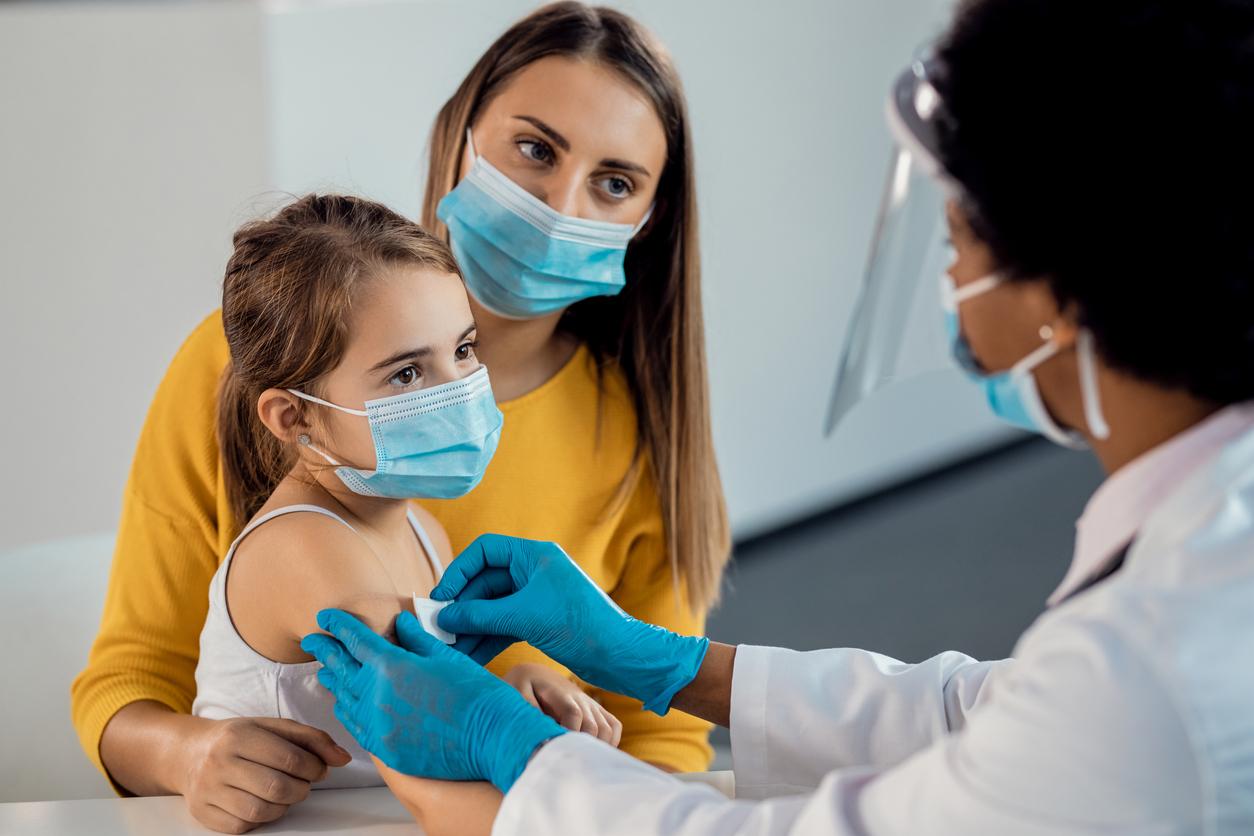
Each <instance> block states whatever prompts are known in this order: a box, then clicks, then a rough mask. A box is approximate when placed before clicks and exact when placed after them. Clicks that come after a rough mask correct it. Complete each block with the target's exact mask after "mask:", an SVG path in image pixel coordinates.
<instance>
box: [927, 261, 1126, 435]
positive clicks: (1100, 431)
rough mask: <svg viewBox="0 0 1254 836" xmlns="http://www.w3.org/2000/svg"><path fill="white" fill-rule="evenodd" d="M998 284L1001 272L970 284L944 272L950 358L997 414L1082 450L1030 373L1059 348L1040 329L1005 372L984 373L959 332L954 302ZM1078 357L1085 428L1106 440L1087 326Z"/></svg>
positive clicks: (943, 297)
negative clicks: (958, 283) (1033, 344)
mask: <svg viewBox="0 0 1254 836" xmlns="http://www.w3.org/2000/svg"><path fill="white" fill-rule="evenodd" d="M1002 282H1003V279H1002V278H1001V276H997V275H991V276H985V277H984V278H982V279H976V280H975V281H973V282H968V283H967V284H964V285H963V286H962V287H955V285H954V280H953V279H952V278H951V277H950V276H949V274H948V273H945V274H942V276H941V294H940V297H941V307H942V309H943V310H944V312H945V330H946V333H947V334H948V336H949V344H950V350H951V351H952V352H953V355H954V359H955V360H956V361H957V363H958V365H959V366H960V367H961V368H962V370H963V371H964V372H966V373H967V376H968V377H970V378H971V379H972V380H974V381H975V382H976V383H977V384H979V385H980V387H981V388H982V389H983V390H984V396H985V398H986V399H987V400H988V405H989V407H990V408H991V409H992V411H993V414H994V415H996V416H997V417H998V418H1001V419H1002V420H1003V421H1006V422H1007V423H1009V424H1012V425H1014V426H1016V427H1019V428H1021V429H1025V430H1030V431H1032V432H1036V433H1040V434H1041V435H1043V436H1045V437H1046V438H1048V439H1049V440H1050V441H1053V442H1054V443H1056V444H1060V445H1062V446H1063V447H1069V448H1072V449H1083V448H1085V447H1086V446H1088V445H1087V444H1086V442H1085V441H1084V437H1083V436H1081V435H1080V434H1079V433H1078V432H1076V431H1074V430H1069V429H1064V428H1063V427H1061V426H1059V424H1058V422H1057V421H1055V420H1054V417H1053V416H1052V415H1050V414H1049V410H1048V409H1046V408H1045V403H1044V401H1042V400H1041V392H1040V389H1039V388H1038V387H1037V385H1036V375H1034V374H1033V371H1034V370H1035V369H1036V367H1037V366H1040V365H1041V364H1042V363H1044V362H1045V361H1046V360H1049V359H1050V358H1051V357H1053V356H1054V355H1056V354H1057V353H1058V352H1059V351H1060V349H1059V347H1058V346H1057V344H1055V343H1054V342H1052V341H1051V340H1050V339H1049V335H1048V333H1047V332H1046V331H1045V330H1044V329H1042V334H1041V336H1042V338H1043V339H1044V340H1045V342H1044V344H1043V345H1041V347H1040V348H1038V349H1036V350H1035V351H1033V352H1032V353H1031V354H1029V355H1028V356H1026V357H1024V358H1023V359H1022V360H1020V361H1019V362H1018V363H1015V364H1014V365H1013V366H1011V367H1010V369H1009V370H1007V371H1004V372H993V373H990V372H988V371H986V370H985V369H984V368H983V367H982V366H981V365H980V363H979V361H977V360H976V359H975V356H974V354H972V352H971V346H970V344H969V343H968V342H967V339H966V337H965V336H963V334H962V324H961V320H960V319H959V317H958V306H959V305H961V304H962V303H963V302H965V301H967V300H968V299H972V298H974V297H976V296H980V295H982V294H984V293H987V292H988V291H990V290H992V289H993V288H995V287H997V286H998V285H1000V284H1001V283H1002ZM1076 356H1077V362H1078V364H1079V371H1080V395H1081V398H1082V400H1083V401H1084V416H1085V420H1086V421H1087V422H1088V425H1089V432H1090V433H1092V434H1093V437H1094V438H1099V439H1104V438H1108V437H1109V436H1110V428H1109V427H1108V426H1107V425H1106V420H1105V417H1104V416H1103V415H1102V409H1101V402H1100V400H1101V399H1100V396H1099V394H1098V390H1097V361H1096V352H1095V350H1094V347H1093V335H1092V333H1090V332H1089V331H1088V329H1084V330H1082V331H1080V334H1079V336H1078V337H1077V338H1076Z"/></svg>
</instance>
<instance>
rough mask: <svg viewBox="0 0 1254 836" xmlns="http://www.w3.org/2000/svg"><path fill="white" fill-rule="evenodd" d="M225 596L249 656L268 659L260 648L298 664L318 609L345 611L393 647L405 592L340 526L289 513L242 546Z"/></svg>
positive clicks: (320, 518) (355, 536)
mask: <svg viewBox="0 0 1254 836" xmlns="http://www.w3.org/2000/svg"><path fill="white" fill-rule="evenodd" d="M227 596H228V601H229V605H230V609H231V618H232V620H233V621H234V622H235V625H236V628H237V629H239V631H240V633H241V635H243V636H244V637H245V638H246V639H247V640H248V642H249V644H251V645H253V647H254V649H256V650H258V651H259V652H262V653H263V655H270V654H267V653H265V651H264V650H263V648H262V647H261V646H259V645H264V646H265V647H268V648H271V649H273V650H276V651H277V650H285V652H286V653H287V654H293V653H295V654H297V655H299V656H301V657H304V655H305V654H303V653H302V652H301V651H299V649H298V645H299V643H300V640H301V638H302V637H304V636H306V635H308V634H309V633H314V632H317V631H318V629H319V628H318V623H317V616H318V612H319V610H323V609H327V608H332V607H334V608H337V609H342V610H345V611H346V612H349V613H352V614H353V615H355V616H357V617H358V618H360V619H361V620H362V621H363V622H364V623H365V624H366V625H368V626H369V627H370V628H371V629H372V630H374V631H375V632H378V633H382V634H384V635H386V636H388V638H389V640H391V639H392V638H393V636H392V630H393V623H394V621H395V619H396V615H397V613H399V612H400V611H401V608H402V607H403V606H405V604H406V602H407V601H408V599H409V592H408V591H406V590H397V589H396V587H395V585H394V584H393V582H392V579H391V577H390V576H389V575H388V573H387V571H386V570H385V569H384V567H383V565H382V564H381V563H380V562H379V559H378V558H377V557H376V556H375V554H374V552H373V551H371V549H370V547H369V546H368V545H367V544H366V542H365V541H364V540H363V539H362V538H361V537H360V536H359V535H358V534H357V533H356V532H354V531H353V530H351V529H350V528H348V527H347V526H346V525H344V524H343V523H341V522H339V521H337V520H333V519H331V518H329V517H325V516H322V515H319V514H311V513H293V514H287V515H284V516H282V517H278V518H277V519H274V520H271V521H270V522H268V523H266V524H265V525H263V526H261V527H260V528H258V529H257V530H256V531H255V532H254V533H253V534H251V535H249V537H248V539H246V540H244V542H242V543H241V544H240V547H239V549H238V550H237V551H236V555H235V557H234V558H233V559H232V565H231V571H230V575H229V576H228V580H227ZM272 658H274V657H272ZM277 661H289V660H287V659H278V660H277Z"/></svg>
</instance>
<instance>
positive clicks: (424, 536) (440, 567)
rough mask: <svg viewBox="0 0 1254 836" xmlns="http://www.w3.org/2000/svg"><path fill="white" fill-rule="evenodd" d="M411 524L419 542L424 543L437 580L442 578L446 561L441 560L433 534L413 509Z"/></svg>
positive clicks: (423, 546) (410, 514) (411, 510)
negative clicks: (429, 532) (424, 526)
mask: <svg viewBox="0 0 1254 836" xmlns="http://www.w3.org/2000/svg"><path fill="white" fill-rule="evenodd" d="M409 524H410V525H411V526H413V529H414V534H415V535H417V537H418V542H419V543H420V544H421V545H422V550H423V551H424V552H426V555H427V560H428V561H430V563H431V570H432V572H431V573H432V574H433V575H434V576H435V579H436V582H437V583H438V582H439V580H440V576H442V575H443V574H444V563H443V561H441V560H440V555H439V554H438V553H437V552H436V550H435V544H434V543H432V542H431V535H430V534H428V533H427V530H426V529H425V528H423V527H422V523H420V522H418V515H417V514H415V513H414V511H413V509H412V508H411V509H410V510H409Z"/></svg>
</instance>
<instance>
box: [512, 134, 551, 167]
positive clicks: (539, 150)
mask: <svg viewBox="0 0 1254 836" xmlns="http://www.w3.org/2000/svg"><path fill="white" fill-rule="evenodd" d="M518 150H519V151H521V152H522V155H523V156H524V157H526V158H527V159H529V160H533V161H535V162H538V163H551V162H553V149H552V148H550V147H549V146H548V145H547V144H546V143H543V142H540V141H539V140H537V139H520V140H518Z"/></svg>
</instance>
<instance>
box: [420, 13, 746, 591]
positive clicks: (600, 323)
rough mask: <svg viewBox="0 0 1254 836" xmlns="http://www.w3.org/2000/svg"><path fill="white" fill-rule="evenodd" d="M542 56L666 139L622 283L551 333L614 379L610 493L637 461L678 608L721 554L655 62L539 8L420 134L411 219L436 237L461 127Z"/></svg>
mask: <svg viewBox="0 0 1254 836" xmlns="http://www.w3.org/2000/svg"><path fill="white" fill-rule="evenodd" d="M550 55H562V56H569V57H572V58H579V59H583V60H588V61H593V62H595V63H597V64H600V65H602V66H605V67H607V68H609V69H612V70H614V71H616V72H618V73H619V74H621V75H622V76H623V77H624V78H625V79H627V80H628V81H629V82H631V83H632V84H634V85H635V86H636V87H638V88H639V89H640V90H641V91H642V92H644V93H645V95H647V96H648V97H649V99H650V101H651V102H652V103H653V106H654V108H655V110H656V111H657V114H658V118H659V119H660V120H661V122H662V126H663V130H664V131H665V133H666V166H665V168H664V169H663V171H662V175H661V178H660V180H659V183H658V190H657V197H656V202H655V206H654V211H653V216H652V218H651V221H650V223H649V225H648V228H647V229H646V230H645V232H644V234H643V237H642V238H640V239H639V240H636V241H633V242H632V244H631V246H630V247H629V248H628V250H627V259H626V270H627V286H626V288H625V289H624V290H623V292H622V293H621V294H619V295H618V296H614V297H599V298H596V299H589V300H586V301H583V302H579V303H577V304H575V305H572V306H571V307H570V308H569V309H568V310H567V311H566V315H565V316H564V317H563V320H562V327H563V328H564V329H565V330H567V331H569V332H570V333H572V334H574V335H575V336H577V337H578V338H579V339H581V340H582V341H583V342H584V343H585V344H586V345H587V346H588V348H589V349H590V350H591V351H592V353H593V355H594V356H595V357H596V358H597V360H598V361H599V362H600V363H601V364H602V365H604V363H605V362H607V361H613V362H615V363H617V365H618V367H619V368H621V369H622V371H623V374H624V375H625V376H626V378H627V383H628V385H629V387H630V389H631V392H632V397H633V399H634V401H635V407H636V418H637V436H638V441H637V449H636V459H635V462H636V464H635V465H634V466H633V467H632V469H631V471H630V472H629V473H628V475H627V479H626V480H625V482H624V493H625V491H626V490H627V489H628V487H629V486H630V484H632V483H634V481H635V479H637V478H639V476H640V471H641V468H642V467H648V468H650V469H651V474H650V475H651V476H652V477H653V479H654V482H655V484H656V486H657V491H658V496H659V499H660V501H661V506H662V517H663V521H664V523H665V527H666V540H667V547H668V551H669V553H670V558H671V564H672V567H673V569H674V571H675V573H676V577H677V578H679V579H680V580H682V581H683V583H684V585H685V586H686V588H687V593H688V600H689V603H690V604H691V605H692V606H693V607H694V608H698V609H703V608H705V607H708V606H710V605H712V604H713V603H715V602H716V601H717V599H718V593H719V586H720V580H721V577H722V573H723V568H724V566H725V565H726V563H727V558H728V556H729V553H730V549H731V536H730V532H729V529H728V524H727V511H726V506H725V504H724V501H723V490H722V485H721V483H720V481H719V476H718V464H717V462H716V461H715V456H714V443H713V438H712V436H711V432H710V406H709V391H708V385H707V382H706V362H705V331H704V326H703V323H702V314H701V258H700V253H699V251H698V247H697V205H696V186H695V183H694V179H693V163H692V140H691V136H690V133H689V126H688V108H687V104H686V102H685V100H684V94H683V87H682V85H681V84H680V81H679V75H678V74H677V73H676V71H675V68H674V66H673V65H672V63H671V61H670V58H669V56H668V55H667V54H666V52H665V50H664V49H663V48H662V46H661V45H660V44H658V43H657V41H656V40H655V39H654V38H653V36H652V35H651V34H650V33H649V32H648V31H646V30H645V29H644V28H643V27H641V26H640V25H639V24H638V23H636V22H635V21H634V20H632V19H631V18H630V17H628V16H627V15H624V14H622V13H621V12H618V11H615V10H613V9H607V8H601V7H596V8H594V7H589V6H585V5H584V4H582V3H577V2H564V3H553V4H551V5H548V6H544V7H542V8H540V9H538V10H536V11H535V12H533V13H532V14H530V15H528V16H527V17H526V18H524V19H522V20H520V21H519V22H518V23H516V24H514V26H512V27H511V28H510V29H509V30H508V31H506V32H505V33H504V34H502V35H501V36H500V37H499V38H498V39H497V40H496V42H495V43H494V44H492V46H490V47H488V50H487V52H485V53H484V54H483V56H482V57H481V58H480V59H479V61H478V63H476V64H475V66H474V67H473V68H472V69H471V71H470V74H469V75H467V76H466V78H465V80H463V81H462V83H461V86H460V87H458V88H457V91H456V92H455V93H454V94H453V96H452V97H451V98H450V99H449V100H448V102H446V103H445V105H444V107H443V108H441V109H440V113H439V115H438V116H437V117H436V120H435V125H434V127H433V128H432V131H431V142H430V163H429V166H428V172H427V185H426V194H425V196H424V199H423V206H422V223H423V225H424V226H425V227H426V228H427V229H430V230H432V231H433V232H435V233H436V234H437V235H440V236H442V237H443V238H445V240H447V238H448V231H447V229H446V228H445V227H444V225H443V224H442V223H440V221H439V219H438V218H437V217H436V206H437V205H438V204H439V202H440V200H441V199H442V198H443V197H444V196H445V195H446V194H448V193H449V192H450V191H451V190H452V189H453V187H454V186H456V185H457V181H458V178H459V175H460V165H461V159H462V155H463V152H464V145H465V141H466V130H467V128H468V127H470V126H471V125H473V124H474V121H475V119H476V117H477V116H478V115H479V113H480V111H481V110H482V108H483V107H484V106H485V105H486V103H487V102H488V101H489V100H490V99H491V98H492V96H493V95H494V94H495V93H497V92H498V91H499V90H500V89H501V87H502V85H504V84H505V83H507V82H508V81H509V80H510V79H511V78H512V77H513V76H514V75H515V74H516V73H518V72H519V71H520V70H522V69H523V68H524V67H526V66H528V65H529V64H531V63H533V62H535V61H537V60H539V59H541V58H544V57H546V56H550Z"/></svg>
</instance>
